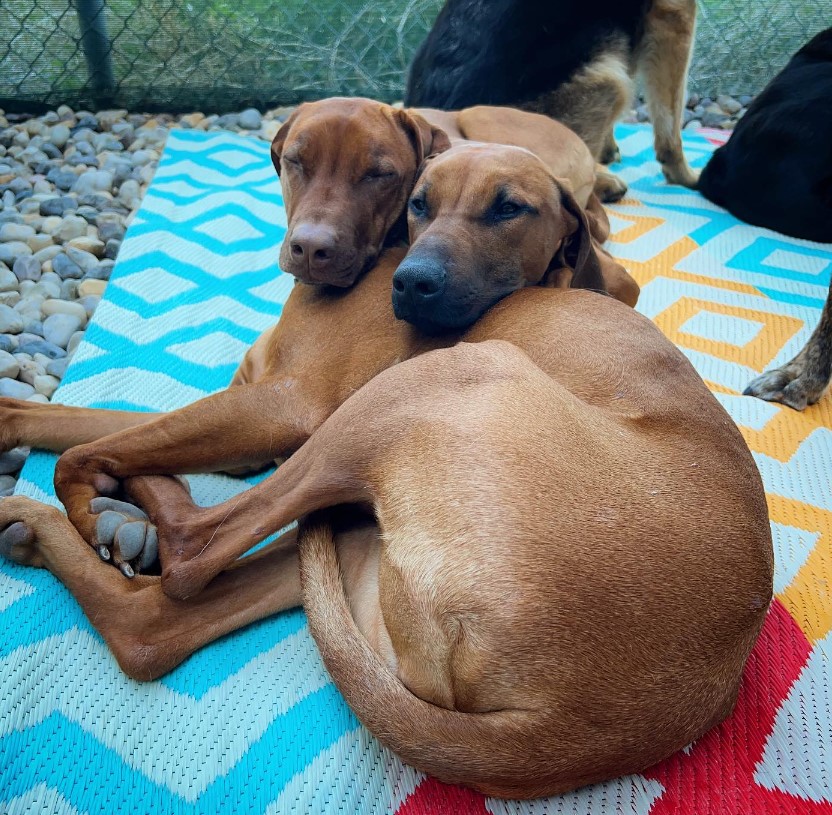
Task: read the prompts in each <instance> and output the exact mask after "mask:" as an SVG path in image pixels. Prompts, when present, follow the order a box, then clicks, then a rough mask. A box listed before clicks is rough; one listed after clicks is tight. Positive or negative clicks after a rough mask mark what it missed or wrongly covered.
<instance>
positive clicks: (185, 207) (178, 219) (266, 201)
mask: <svg viewBox="0 0 832 815" xmlns="http://www.w3.org/2000/svg"><path fill="white" fill-rule="evenodd" d="M154 189H155V188H154V187H151V188H150V190H148V193H147V195H145V197H144V200H143V201H142V210H144V211H147V212H152V213H154V214H156V215H162V216H164V217H165V218H167V219H168V220H170V221H171V222H172V223H184V222H186V221H191V220H193V219H197V218H204V217H206V210H209V213H208V214H209V215H210V210H214V209H219V208H220V207H222V206H226V205H229V204H233V205H235V206H238V207H242V208H244V209H246V210H248V211H249V212H251V214H252V215H254V216H255V217H256V218H259V219H260V220H261V221H265V222H266V223H270V224H277V225H278V226H282V227H285V226H286V224H287V221H286V210H285V209H283V207H281V206H279V205H278V204H277V201H276V198H277V196H278V195H279V194H280V185H279V184H277V183H276V182H275V185H274V190H272V189H271V188H268V189H266V190H264V192H263V196H262V197H257V196H254V195H251V194H249V193H245V192H241V191H239V190H224V191H222V192H212V193H209V194H208V195H203V196H202V197H201V198H200V199H199V200H198V201H194V202H192V203H189V204H177V203H174V202H173V201H170V200H169V199H167V198H162V197H161V196H158V195H153V190H154Z"/></svg>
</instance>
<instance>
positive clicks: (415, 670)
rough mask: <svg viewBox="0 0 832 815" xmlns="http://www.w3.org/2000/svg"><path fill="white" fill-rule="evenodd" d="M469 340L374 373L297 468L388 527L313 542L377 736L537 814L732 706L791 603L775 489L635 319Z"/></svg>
mask: <svg viewBox="0 0 832 815" xmlns="http://www.w3.org/2000/svg"><path fill="white" fill-rule="evenodd" d="M515 309H516V310H518V311H522V313H523V314H524V319H525V321H526V323H525V324H524V326H523V327H522V329H521V328H519V327H518V326H517V325H516V321H514V320H513V319H512V312H513V311H514V310H515ZM599 312H600V315H601V319H599ZM608 312H610V313H608ZM613 315H614V319H615V321H616V322H618V321H622V322H623V323H624V325H625V326H626V331H627V335H628V337H630V339H629V340H628V341H627V342H626V343H624V344H621V343H617V342H615V340H613V339H612V338H611V337H610V334H609V332H608V331H607V330H605V328H604V325H605V324H607V325H608V324H609V323H608V318H610V317H613ZM554 326H556V330H555V328H554ZM553 336H557V337H558V342H557V343H551V342H549V339H550V338H551V337H553ZM578 337H580V341H581V345H580V347H581V348H582V349H590V350H584V352H583V353H582V355H581V359H580V360H579V361H578V360H576V358H575V354H574V348H575V347H577V346H575V345H573V341H576V340H577V339H578ZM465 340H466V341H470V344H469V343H468V342H464V343H462V344H460V345H457V346H455V347H453V348H446V349H442V350H438V351H434V352H430V353H427V354H424V355H421V356H419V357H417V358H415V359H412V360H410V361H408V362H406V363H403V364H401V365H398V366H396V367H395V368H392V369H390V370H388V371H386V372H384V373H382V374H381V375H379V376H378V377H376V378H375V379H374V380H373V381H372V382H370V383H368V385H366V386H365V387H364V388H363V389H361V391H359V392H358V393H357V394H356V395H354V396H353V397H352V398H351V399H350V400H348V401H347V402H346V403H345V404H344V405H343V406H342V407H341V408H339V409H338V410H337V411H336V412H335V413H334V414H333V416H332V417H331V418H330V419H329V420H328V421H327V422H325V423H324V425H323V426H322V427H321V428H320V429H319V431H318V432H317V433H316V434H315V436H313V438H312V439H311V440H310V442H308V443H307V445H306V446H305V447H304V448H302V449H301V451H299V453H298V454H296V456H294V457H293V458H292V459H290V461H289V462H287V465H284V466H286V467H287V470H286V471H285V473H284V478H285V481H284V482H283V483H284V484H285V485H286V489H288V490H290V491H291V492H292V493H293V494H294V495H297V494H298V493H299V494H300V495H301V496H303V495H308V496H310V498H309V501H310V504H309V505H310V507H312V508H314V507H315V506H321V504H322V503H325V504H326V505H328V506H329V505H332V504H335V503H338V502H340V501H358V502H360V503H362V504H364V505H365V506H367V507H368V508H370V509H371V512H372V513H373V515H374V516H375V519H376V523H366V522H365V523H364V525H363V526H360V527H359V528H358V529H357V530H356V529H355V528H351V529H349V531H347V527H342V526H340V524H342V521H341V520H338V518H337V517H336V519H335V520H332V519H331V518H329V517H328V515H327V513H325V512H324V513H319V514H317V515H313V516H311V517H310V518H308V519H307V520H306V521H305V522H304V523H303V524H302V525H301V531H300V563H301V574H302V581H303V586H304V606H305V608H306V611H307V614H308V617H309V622H310V628H311V630H312V633H313V635H314V636H315V639H316V641H317V642H318V645H319V647H320V649H321V653H322V655H323V657H324V660H325V662H326V664H327V666H328V668H329V670H330V672H331V674H332V676H333V678H334V680H335V682H336V684H337V685H338V687H339V689H340V690H341V691H342V693H343V694H344V696H345V697H346V699H347V701H348V702H349V704H350V706H351V707H352V709H353V710H354V711H355V712H356V713H357V715H358V716H359V718H361V719H362V721H364V722H365V724H366V725H367V726H368V727H369V728H370V730H371V731H372V732H373V733H374V734H375V735H377V736H378V737H379V738H380V739H381V740H382V741H384V742H385V743H387V744H388V745H389V746H390V747H391V748H392V749H393V750H394V751H395V752H397V753H398V754H399V755H401V756H402V757H403V758H404V759H405V760H406V761H408V762H409V763H412V764H414V765H415V766H416V767H418V768H420V769H422V770H425V771H427V772H430V773H431V774H433V775H436V776H437V777H439V778H440V779H442V780H444V781H448V782H453V783H463V784H466V785H469V786H473V787H475V788H476V789H479V790H481V791H482V792H485V793H487V794H490V795H496V796H501V797H512V798H514V797H524V798H525V797H537V796H542V795H551V794H555V793H559V792H563V791H565V790H568V789H573V788H575V787H578V786H581V785H583V784H587V783H591V782H595V781H599V780H602V779H607V778H610V777H613V776H617V775H621V774H625V773H630V772H636V771H639V770H642V769H644V768H645V767H647V766H649V765H651V764H653V763H655V762H657V761H659V760H661V759H662V758H664V757H666V756H668V755H669V754H671V753H672V752H674V751H676V750H678V749H680V748H682V747H684V746H685V745H686V744H688V743H690V742H691V741H693V740H695V739H696V738H698V737H699V736H701V735H702V734H703V733H704V732H705V731H707V730H708V729H709V728H710V727H712V726H713V725H715V724H716V723H718V722H719V721H721V720H722V719H723V718H725V716H727V715H728V713H729V712H730V711H731V709H732V707H733V705H734V702H735V699H736V694H737V690H738V686H739V682H740V677H741V674H742V670H743V666H744V664H745V661H746V659H747V657H748V654H749V652H750V650H751V647H752V645H753V643H754V641H755V639H756V637H757V634H758V633H759V630H760V627H761V625H762V622H763V619H764V617H765V614H766V610H767V608H768V604H769V601H770V599H771V590H772V589H771V585H772V551H771V539H770V531H769V527H768V522H767V513H766V503H765V497H764V493H763V489H762V485H761V482H760V478H759V474H758V473H757V470H756V467H755V465H754V462H753V460H752V458H751V456H750V454H749V452H748V449H747V447H746V445H745V443H744V441H743V439H742V437H741V435H740V434H739V432H738V430H737V429H736V427H735V426H734V424H733V422H732V421H731V420H730V418H729V417H728V416H727V414H725V412H724V411H723V409H722V408H721V406H720V405H719V404H718V403H717V402H716V400H715V399H714V398H713V397H712V396H711V395H710V394H709V393H708V392H707V390H706V388H705V387H704V385H703V384H702V382H701V380H700V379H699V377H698V376H697V375H696V373H695V372H694V370H693V369H692V367H691V366H690V365H689V363H688V362H687V361H686V360H685V359H684V357H683V356H682V355H681V353H679V352H678V351H677V350H676V349H675V348H673V347H672V346H670V344H669V343H668V342H667V341H666V340H664V338H662V337H661V336H660V335H659V332H658V330H657V329H656V328H655V327H653V326H652V325H651V324H650V323H649V322H648V321H647V320H645V319H644V318H642V317H640V316H639V315H637V314H635V313H634V312H632V311H630V310H628V309H626V307H624V306H622V305H621V304H619V303H616V302H613V301H611V300H609V299H606V298H605V299H602V298H598V297H597V295H593V294H590V293H586V292H577V291H567V292H559V291H552V290H540V289H528V290H525V291H522V292H518V293H516V294H514V295H512V296H511V297H509V298H507V299H506V300H505V301H504V302H503V303H501V304H500V305H498V306H497V307H495V308H494V309H493V310H492V311H491V312H489V314H487V315H486V316H485V317H484V318H483V319H482V320H481V321H480V323H478V324H477V325H476V326H475V327H474V328H473V329H471V330H470V331H469V332H468V333H467V334H466V336H465ZM521 349H522V350H521ZM278 478H280V475H279V474H278ZM278 492H282V490H278ZM322 493H326V494H327V498H326V499H325V501H321V500H320V498H318V496H320V495H321V494H322ZM280 500H281V498H278V502H279V501H280ZM301 500H303V499H302V498H301ZM342 530H343V531H342ZM350 536H352V542H351V543H349V539H350ZM356 537H358V538H359V539H360V541H361V543H360V544H356V541H355V539H356ZM342 540H344V541H347V542H348V543H349V551H345V552H344V553H343V555H342V554H341V542H342ZM356 549H361V550H363V551H365V552H371V553H372V556H371V557H369V559H368V561H367V565H366V567H365V570H364V571H362V570H361V568H359V569H358V571H357V572H356V571H355V570H354V567H351V566H350V564H353V563H354V551H355V550H356ZM339 561H340V565H341V567H343V572H344V576H343V578H342V577H339ZM351 569H352V570H351ZM342 581H343V582H342ZM368 587H369V588H368ZM368 596H372V597H375V598H377V603H378V606H377V609H376V611H375V612H374V613H369V612H368V610H367V606H368V602H367V598H368ZM356 598H361V599H360V600H356ZM358 608H361V609H363V611H362V613H361V614H358V613H356V610H357V609H358ZM353 621H355V622H353Z"/></svg>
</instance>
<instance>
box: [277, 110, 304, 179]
mask: <svg viewBox="0 0 832 815" xmlns="http://www.w3.org/2000/svg"><path fill="white" fill-rule="evenodd" d="M298 110H299V108H296V109H295V110H294V111H292V115H291V116H290V117H289V118H288V119H287V120H286V121H285V122H283V124H282V125H281V126H280V130H278V131H277V134H276V135H275V137H274V139H272V149H271V153H272V164H274V168H275V170H277V174H278V176H279V175H280V159H281V157H282V156H283V145H284V144H285V143H286V137H287V136H288V135H289V131H290V130H291V129H292V125H293V124H294V123H295V120H296V119H297V118H298Z"/></svg>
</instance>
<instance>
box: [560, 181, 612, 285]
mask: <svg viewBox="0 0 832 815" xmlns="http://www.w3.org/2000/svg"><path fill="white" fill-rule="evenodd" d="M555 185H556V187H557V189H558V192H559V195H560V206H561V211H562V212H563V216H564V220H565V221H566V224H567V233H566V236H565V237H564V239H563V241H562V242H561V245H560V248H559V249H558V251H557V254H556V255H555V258H554V260H553V266H560V267H566V268H568V269H571V270H572V282H571V283H570V284H569V288H571V289H592V290H593V291H598V292H602V293H604V294H607V287H606V286H605V285H604V275H603V273H602V271H601V262H600V260H599V259H598V254H597V253H596V251H595V246H594V245H593V242H592V232H591V230H590V227H589V221H588V220H587V217H586V213H585V212H584V211H583V208H582V207H581V205H580V204H579V203H578V202H577V201H576V200H575V197H574V196H573V195H572V193H571V191H570V190H568V189H567V188H566V187H565V186H564V185H563V184H561V183H560V182H559V181H555Z"/></svg>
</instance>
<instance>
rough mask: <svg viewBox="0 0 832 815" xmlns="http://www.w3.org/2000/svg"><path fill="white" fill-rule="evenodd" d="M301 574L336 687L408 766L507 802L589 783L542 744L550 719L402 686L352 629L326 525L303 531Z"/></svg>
mask: <svg viewBox="0 0 832 815" xmlns="http://www.w3.org/2000/svg"><path fill="white" fill-rule="evenodd" d="M300 568H301V581H302V585H303V603H304V608H305V610H306V615H307V618H308V621H309V628H310V630H311V632H312V636H313V637H314V638H315V642H316V643H317V645H318V648H319V649H320V652H321V655H322V657H323V660H324V663H325V664H326V667H327V669H328V670H329V673H330V675H331V677H332V679H333V681H334V682H335V684H336V685H337V687H338V689H339V690H340V691H341V693H342V694H343V696H344V698H345V699H346V701H347V703H348V704H349V706H350V707H351V708H352V710H353V712H354V713H355V714H356V715H357V716H358V718H359V719H360V720H361V721H362V722H363V723H364V725H366V727H367V728H368V729H369V730H370V732H371V733H373V735H374V736H376V738H378V739H379V741H381V742H382V743H383V744H385V745H387V746H388V747H389V748H390V749H391V750H393V752H395V753H396V754H397V755H399V756H400V757H401V758H402V759H403V760H404V761H406V762H407V763H408V764H411V765H412V766H414V767H416V768H417V769H419V770H422V771H424V772H427V773H430V774H431V775H433V776H435V777H436V778H438V779H440V780H441V781H444V782H446V783H449V784H464V785H465V786H468V787H473V788H474V789H476V790H479V791H480V792H484V793H486V794H489V795H496V796H500V797H507V798H533V797H540V796H542V795H552V794H555V793H557V792H561V791H566V790H568V789H571V788H574V787H576V786H579V785H580V784H583V783H585V782H584V779H580V778H575V776H574V775H572V774H571V773H569V768H567V767H566V766H564V756H565V754H566V753H567V751H566V750H564V749H562V748H563V747H565V746H566V745H561V749H558V750H556V751H555V752H556V753H558V754H560V758H558V756H557V755H554V754H553V752H552V751H551V750H550V749H549V745H548V744H546V743H545V742H546V741H550V739H548V738H546V739H544V740H543V742H542V741H541V732H540V731H541V730H543V731H544V732H545V730H546V728H545V727H541V725H542V724H543V722H542V719H544V718H546V716H545V713H541V712H540V711H537V712H533V711H523V710H501V711H494V712H487V713H462V712H459V711H455V710H448V709H446V708H442V707H438V706H436V705H433V704H431V703H430V702H426V701H425V700H423V699H420V698H419V697H417V696H414V695H413V694H412V693H411V692H410V691H409V690H408V689H407V688H406V687H405V686H404V685H403V684H402V683H401V682H400V681H399V679H398V678H397V677H396V676H395V675H394V674H393V673H392V672H391V671H390V670H389V668H388V667H387V666H386V665H385V664H384V663H383V662H382V661H381V660H380V659H379V657H378V655H377V654H376V653H375V651H373V649H372V648H371V647H370V645H369V643H368V642H367V640H366V638H365V637H364V636H363V635H362V634H361V632H360V631H359V630H358V627H357V625H356V624H355V620H354V619H353V616H352V613H351V612H350V609H349V606H348V604H347V598H346V595H345V593H344V587H343V584H342V582H341V575H340V567H339V563H338V555H337V551H336V548H335V540H334V536H333V532H332V528H331V527H330V526H329V525H328V524H326V523H320V524H314V525H312V526H310V527H307V528H306V529H305V530H304V533H303V536H302V539H301V544H300ZM568 763H571V762H568ZM558 764H561V766H560V767H558V766H557V765H558ZM564 782H565V783H564Z"/></svg>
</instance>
